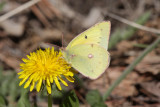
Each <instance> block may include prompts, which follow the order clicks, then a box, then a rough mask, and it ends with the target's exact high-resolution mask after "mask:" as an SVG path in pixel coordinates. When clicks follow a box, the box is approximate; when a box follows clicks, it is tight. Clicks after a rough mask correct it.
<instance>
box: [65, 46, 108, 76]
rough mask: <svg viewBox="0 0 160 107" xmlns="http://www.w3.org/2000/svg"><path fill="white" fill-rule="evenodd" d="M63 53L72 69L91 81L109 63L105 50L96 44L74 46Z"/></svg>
mask: <svg viewBox="0 0 160 107" xmlns="http://www.w3.org/2000/svg"><path fill="white" fill-rule="evenodd" d="M63 53H64V54H65V55H64V56H65V59H66V60H67V61H68V62H69V63H71V66H72V67H73V68H75V69H76V70H77V71H79V72H80V73H81V74H83V75H84V76H86V77H89V78H91V79H96V78H98V77H99V76H100V75H101V74H102V73H103V72H104V71H105V70H106V68H107V67H108V65H109V62H110V56H109V53H108V52H107V50H106V49H104V48H103V47H101V46H99V45H96V44H79V45H75V46H73V47H72V48H70V49H69V50H67V51H66V52H63Z"/></svg>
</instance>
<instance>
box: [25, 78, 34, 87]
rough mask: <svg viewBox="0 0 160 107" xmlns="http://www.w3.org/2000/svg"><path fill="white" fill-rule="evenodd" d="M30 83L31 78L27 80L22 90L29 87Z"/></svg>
mask: <svg viewBox="0 0 160 107" xmlns="http://www.w3.org/2000/svg"><path fill="white" fill-rule="evenodd" d="M31 81H32V78H29V80H28V81H27V82H26V83H25V85H24V88H27V87H28V86H29V85H30V83H31Z"/></svg>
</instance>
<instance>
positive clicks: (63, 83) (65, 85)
mask: <svg viewBox="0 0 160 107" xmlns="http://www.w3.org/2000/svg"><path fill="white" fill-rule="evenodd" d="M59 79H60V80H61V82H62V83H63V84H64V85H65V86H68V84H67V83H66V82H65V81H64V80H63V79H62V77H60V76H59Z"/></svg>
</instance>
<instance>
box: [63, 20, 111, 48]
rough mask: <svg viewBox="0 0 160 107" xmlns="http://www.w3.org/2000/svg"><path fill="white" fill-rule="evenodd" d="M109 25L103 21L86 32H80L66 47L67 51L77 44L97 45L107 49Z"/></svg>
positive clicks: (108, 22)
mask: <svg viewBox="0 0 160 107" xmlns="http://www.w3.org/2000/svg"><path fill="white" fill-rule="evenodd" d="M110 28H111V23H110V21H104V22H101V23H98V24H96V25H94V26H92V27H91V28H89V29H88V30H86V31H84V32H82V33H81V34H79V35H78V36H77V37H75V38H74V39H73V40H72V41H71V42H70V43H69V45H68V46H67V48H66V49H69V48H71V47H73V46H75V45H78V44H97V45H100V46H102V47H103V48H105V49H106V50H107V49H108V41H109V35H110Z"/></svg>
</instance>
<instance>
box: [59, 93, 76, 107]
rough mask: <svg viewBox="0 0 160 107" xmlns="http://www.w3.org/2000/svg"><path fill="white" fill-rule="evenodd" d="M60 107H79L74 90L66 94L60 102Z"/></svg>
mask: <svg viewBox="0 0 160 107" xmlns="http://www.w3.org/2000/svg"><path fill="white" fill-rule="evenodd" d="M60 107H79V100H78V98H77V96H76V93H75V92H74V90H72V91H71V92H69V93H68V95H67V96H66V97H65V98H64V100H63V101H62V103H61V105H60Z"/></svg>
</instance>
